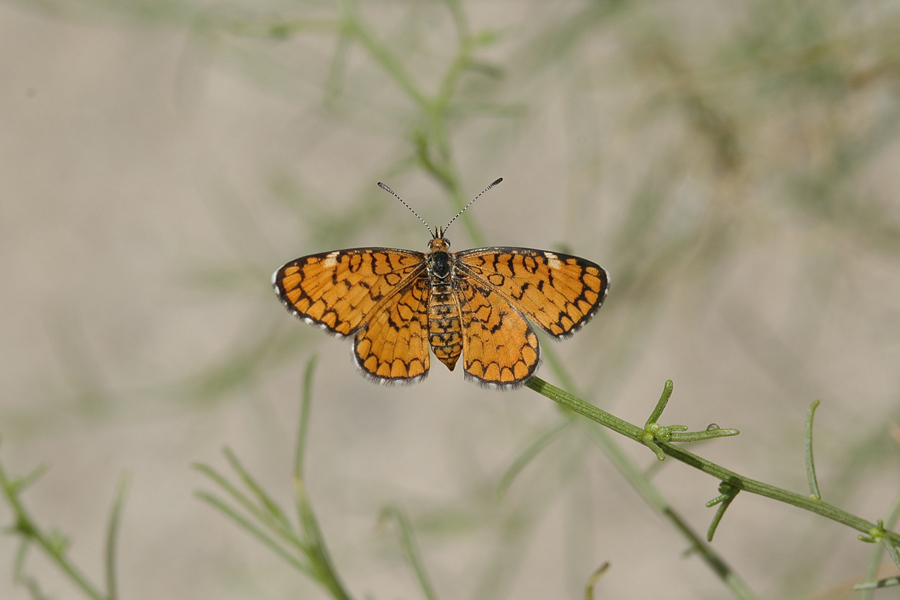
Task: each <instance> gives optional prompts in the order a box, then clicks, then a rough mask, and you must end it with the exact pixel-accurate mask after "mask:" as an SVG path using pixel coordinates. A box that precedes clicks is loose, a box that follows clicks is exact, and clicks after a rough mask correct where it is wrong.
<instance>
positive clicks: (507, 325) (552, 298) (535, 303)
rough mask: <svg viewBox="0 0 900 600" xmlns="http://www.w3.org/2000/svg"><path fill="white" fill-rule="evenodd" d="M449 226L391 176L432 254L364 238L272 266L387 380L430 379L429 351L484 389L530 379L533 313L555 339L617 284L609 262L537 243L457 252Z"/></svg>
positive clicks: (297, 306) (536, 357)
mask: <svg viewBox="0 0 900 600" xmlns="http://www.w3.org/2000/svg"><path fill="white" fill-rule="evenodd" d="M501 181H502V179H497V180H496V181H494V182H493V183H492V184H491V185H489V186H488V187H487V188H485V190H484V191H482V192H481V194H478V196H476V197H475V198H474V199H473V200H472V201H471V202H469V204H467V205H466V206H465V207H464V208H463V209H462V210H461V211H460V212H459V213H458V214H457V215H456V217H453V219H452V220H451V221H450V223H448V224H447V226H446V227H441V228H435V229H434V230H432V229H431V227H430V226H429V225H428V224H427V223H425V221H424V220H423V219H422V218H421V217H419V215H418V214H417V213H416V212H415V211H414V210H413V209H412V208H411V207H410V206H409V205H408V204H406V202H404V201H403V199H402V198H400V196H398V195H397V194H395V193H394V191H393V190H391V189H390V188H389V187H387V186H386V185H384V184H383V183H379V184H378V185H379V186H380V187H382V188H383V189H384V190H386V191H387V192H390V193H391V194H393V195H394V196H395V197H396V198H397V199H398V200H400V202H402V203H403V205H404V206H406V207H407V208H408V209H409V210H410V211H412V213H413V214H415V215H416V217H418V218H419V220H420V221H422V222H423V223H425V226H426V227H427V228H428V231H429V233H430V234H431V241H430V242H429V244H428V253H427V254H426V253H422V252H415V251H412V250H398V249H395V248H354V249H349V250H334V251H332V252H323V253H320V254H311V255H309V256H304V257H302V258H298V259H296V260H292V261H291V262H289V263H287V264H286V265H284V266H282V267H281V268H280V269H278V270H277V271H275V273H274V275H273V276H272V285H273V286H274V288H275V292H276V293H277V294H278V297H279V298H280V299H281V301H282V303H283V304H284V306H285V308H287V310H288V311H290V312H291V313H292V314H293V315H294V316H296V317H298V318H299V319H301V320H303V321H305V322H307V323H310V324H312V325H316V326H318V327H321V328H322V329H324V330H325V331H327V332H328V333H331V334H333V335H335V336H338V337H351V336H352V337H353V360H354V362H355V363H356V366H357V367H359V369H360V370H361V371H362V373H363V375H365V376H366V377H367V378H369V379H371V380H373V381H375V382H378V383H382V384H394V383H401V384H410V383H416V382H419V381H422V380H423V379H424V378H425V377H426V376H427V375H428V370H429V368H430V355H429V347H430V348H431V352H433V353H434V356H435V358H437V359H438V360H439V361H441V362H442V363H444V364H445V365H446V366H447V368H449V369H450V370H451V371H452V370H453V369H454V367H455V366H456V364H457V362H458V360H459V359H460V357H462V361H463V370H464V371H465V377H466V378H467V379H470V380H474V381H475V382H477V383H480V384H482V385H484V386H486V387H491V388H499V389H509V388H515V387H518V386H521V385H523V384H525V383H526V382H527V381H528V380H529V379H530V378H531V377H532V376H533V375H534V373H535V371H536V370H537V367H538V364H539V362H540V352H541V351H540V346H539V344H538V338H537V335H536V334H535V332H534V329H533V327H532V325H531V323H529V320H530V321H531V322H532V323H534V324H535V325H537V326H538V327H540V328H541V329H543V330H544V331H545V332H547V333H548V334H549V335H550V336H552V337H553V338H557V339H563V338H566V337H569V336H570V335H572V334H573V333H575V332H576V331H577V330H578V329H580V328H581V327H582V326H583V325H584V324H585V323H587V321H588V320H589V319H590V318H591V317H592V316H593V315H594V314H595V313H596V312H597V310H598V309H599V308H600V304H601V303H602V302H603V299H604V298H605V297H606V293H607V291H608V290H609V275H608V273H607V272H606V270H604V269H603V267H601V266H599V265H597V264H595V263H593V262H591V261H589V260H585V259H583V258H579V257H577V256H570V255H567V254H562V253H558V252H548V251H545V250H532V249H529V248H507V247H494V248H478V249H472V250H463V251H461V252H455V253H451V252H450V251H449V248H450V241H449V240H448V239H447V238H446V237H445V234H446V231H447V229H448V228H449V227H450V225H452V224H453V222H454V221H455V220H456V218H457V217H459V215H461V214H462V213H463V211H465V210H466V208H468V207H469V206H471V204H472V203H473V202H475V200H477V199H478V198H479V197H480V196H481V195H482V194H484V193H485V192H486V191H487V190H489V189H491V188H492V187H494V186H495V185H497V184H499V183H500V182H501Z"/></svg>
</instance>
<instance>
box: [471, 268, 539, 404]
mask: <svg viewBox="0 0 900 600" xmlns="http://www.w3.org/2000/svg"><path fill="white" fill-rule="evenodd" d="M458 281H459V284H458V291H457V298H458V299H459V307H460V314H461V316H462V338H463V368H464V369H465V372H466V377H468V378H470V379H474V380H475V381H477V382H478V383H480V384H482V385H485V386H487V387H495V388H512V387H516V386H518V385H521V384H523V383H525V382H526V381H528V379H530V378H531V376H532V375H534V372H535V370H536V369H537V366H538V362H539V361H540V348H539V347H538V339H537V336H536V335H535V333H534V330H533V329H532V328H531V325H530V324H529V323H528V321H527V320H526V319H525V317H524V316H523V315H522V313H520V312H519V311H518V310H517V309H516V308H514V307H513V305H512V304H510V303H509V301H508V300H507V299H506V298H504V297H503V295H502V294H501V293H500V292H498V291H497V290H496V289H495V288H493V287H491V286H490V285H485V284H482V283H480V282H478V281H477V280H474V279H469V278H460V279H459V280H458Z"/></svg>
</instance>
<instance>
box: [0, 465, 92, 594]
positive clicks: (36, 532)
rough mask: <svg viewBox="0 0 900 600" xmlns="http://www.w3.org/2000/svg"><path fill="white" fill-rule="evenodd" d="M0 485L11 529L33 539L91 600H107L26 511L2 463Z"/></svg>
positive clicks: (25, 537) (16, 487)
mask: <svg viewBox="0 0 900 600" xmlns="http://www.w3.org/2000/svg"><path fill="white" fill-rule="evenodd" d="M0 486H2V487H3V494H4V496H5V497H6V500H7V502H8V503H9V506H10V508H12V510H13V514H14V515H15V519H16V523H15V525H14V526H13V531H14V532H16V533H18V534H19V535H21V536H22V537H23V539H24V540H27V541H33V542H34V543H35V544H37V545H38V547H40V548H41V549H42V550H43V551H44V552H45V553H46V554H47V556H48V557H49V558H50V560H51V561H52V562H54V563H56V565H57V566H58V567H59V568H60V569H61V570H62V571H63V572H64V573H65V574H66V575H67V576H68V578H69V580H70V581H72V583H74V584H75V586H76V587H78V588H79V589H80V590H81V591H82V592H84V594H85V595H86V596H88V597H90V598H92V599H93V600H107V597H106V596H105V595H104V594H103V593H102V592H101V591H100V590H98V589H97V588H96V587H94V585H93V584H92V583H91V582H90V581H89V580H88V578H87V577H86V576H85V575H84V573H82V572H81V570H79V569H78V567H76V566H75V564H74V563H72V561H70V560H69V559H68V557H67V556H66V552H65V546H64V545H60V544H58V543H54V541H53V539H52V538H51V536H49V535H47V534H46V533H44V532H42V531H41V530H40V529H39V528H38V526H37V524H36V523H35V522H34V520H33V519H32V518H31V516H30V515H29V514H28V511H26V510H25V507H24V506H23V505H22V503H21V502H20V501H19V496H18V494H19V492H20V491H21V489H22V486H21V485H20V482H16V481H12V480H10V479H9V478H8V477H7V475H6V472H5V471H4V469H3V466H2V465H0Z"/></svg>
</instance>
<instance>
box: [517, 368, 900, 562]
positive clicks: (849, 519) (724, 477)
mask: <svg viewBox="0 0 900 600" xmlns="http://www.w3.org/2000/svg"><path fill="white" fill-rule="evenodd" d="M528 387H530V388H531V389H532V390H534V391H536V392H538V393H539V394H542V395H544V396H546V397H547V398H549V399H551V400H553V401H554V402H557V403H558V404H561V405H563V406H565V407H567V408H569V409H571V410H572V411H574V412H576V413H578V414H579V415H582V416H584V417H587V418H588V419H590V420H592V421H595V422H597V423H600V424H601V425H603V426H604V427H607V428H609V429H611V430H613V431H615V432H616V433H619V434H622V435H624V436H626V437H629V438H631V439H633V440H635V441H637V442H641V443H643V442H642V441H641V437H642V436H643V435H644V433H645V432H644V429H643V428H641V427H638V426H637V425H632V424H631V423H628V422H627V421H623V420H622V419H619V418H618V417H615V416H613V415H611V414H609V413H608V412H606V411H603V410H601V409H599V408H597V407H596V406H593V405H592V404H588V403H587V402H584V401H583V400H581V399H580V398H577V397H576V396H573V395H572V394H569V393H568V392H565V391H563V390H561V389H559V388H557V387H555V386H553V385H550V384H549V383H547V382H546V381H544V380H542V379H540V378H538V377H535V378H533V379H532V380H531V381H529V382H528ZM656 444H657V445H658V446H659V447H660V448H661V449H662V451H663V452H664V453H665V454H666V455H667V456H671V457H672V458H674V459H676V460H678V461H680V462H683V463H684V464H686V465H689V466H691V467H694V468H695V469H697V470H699V471H702V472H704V473H707V474H708V475H712V476H713V477H715V478H716V479H719V480H720V481H724V482H726V483H728V484H729V485H731V486H733V487H734V488H736V489H739V490H743V491H745V492H750V493H751V494H757V495H759V496H764V497H766V498H771V499H773V500H777V501H779V502H784V503H786V504H791V505H793V506H796V507H798V508H802V509H803V510H808V511H810V512H813V513H815V514H818V515H821V516H823V517H825V518H828V519H831V520H832V521H837V522H838V523H841V524H843V525H846V526H848V527H852V528H853V529H856V530H857V531H860V532H862V533H864V534H871V532H872V531H873V530H876V529H877V526H876V524H875V523H872V522H869V521H866V520H865V519H861V518H860V517H857V516H855V515H851V514H850V513H848V512H845V511H843V510H841V509H839V508H837V507H835V506H832V505H830V504H827V503H825V502H822V501H821V500H815V499H813V498H810V497H808V496H803V495H801V494H797V493H794V492H790V491H788V490H785V489H782V488H777V487H775V486H772V485H768V484H766V483H762V482H760V481H756V480H754V479H750V478H748V477H744V476H742V475H738V474H737V473H735V472H734V471H730V470H728V469H726V468H724V467H720V466H719V465H717V464H714V463H711V462H709V461H708V460H706V459H703V458H700V457H699V456H697V455H696V454H692V453H690V452H688V451H687V450H684V449H682V448H680V447H679V446H676V445H674V444H671V443H667V442H660V441H657V442H656ZM883 535H884V537H885V539H887V540H888V541H889V542H890V543H891V544H893V545H894V546H897V545H900V535H898V534H897V533H895V532H893V531H885V532H884V534H883Z"/></svg>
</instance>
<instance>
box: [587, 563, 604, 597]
mask: <svg viewBox="0 0 900 600" xmlns="http://www.w3.org/2000/svg"><path fill="white" fill-rule="evenodd" d="M607 569H609V563H608V562H605V563H603V564H602V565H600V567H599V568H598V569H597V570H596V571H594V572H593V573H592V574H591V576H590V577H589V578H588V580H587V584H586V585H585V586H584V600H594V586H595V585H596V584H597V582H598V581H599V580H600V578H601V577H603V574H604V573H606V570H607Z"/></svg>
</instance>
